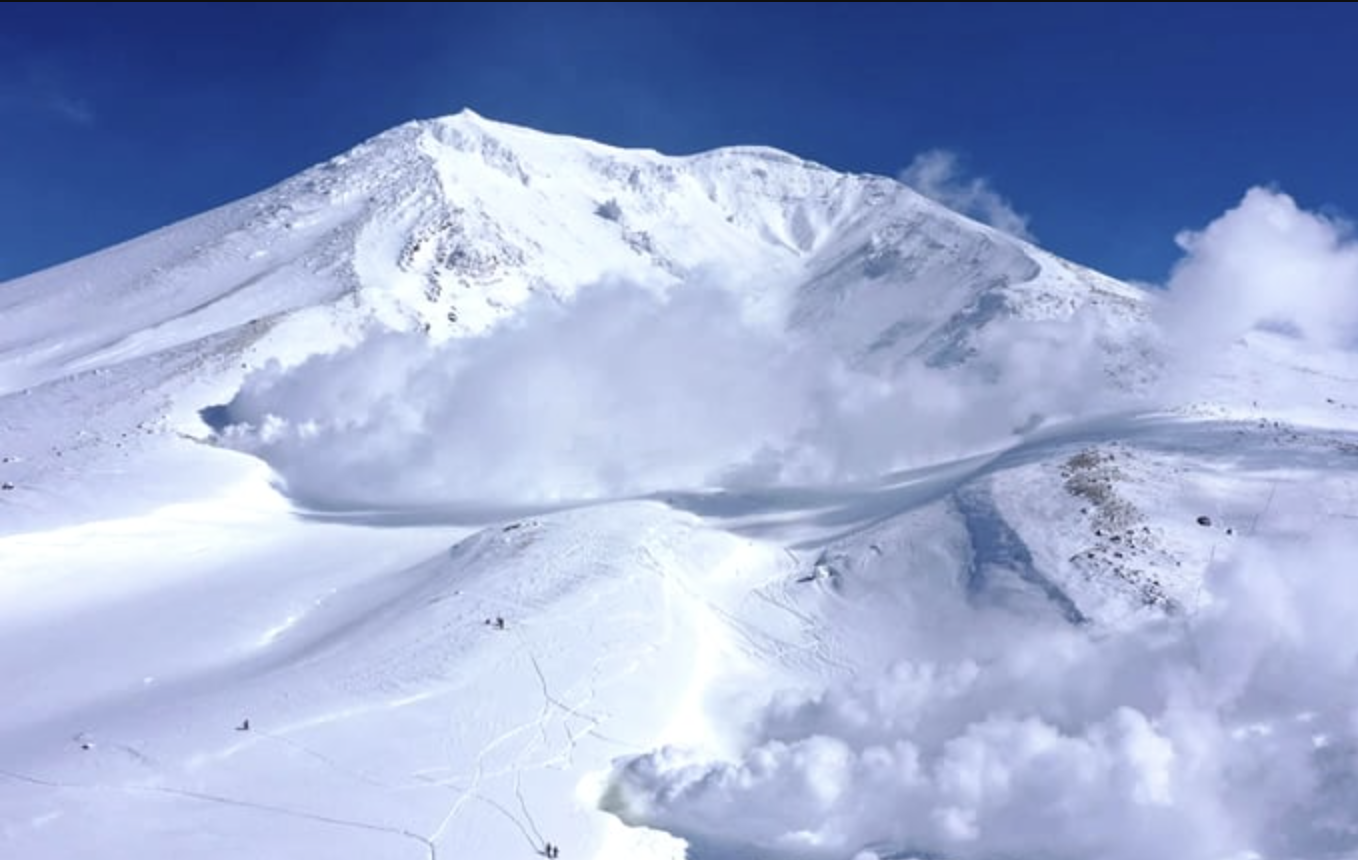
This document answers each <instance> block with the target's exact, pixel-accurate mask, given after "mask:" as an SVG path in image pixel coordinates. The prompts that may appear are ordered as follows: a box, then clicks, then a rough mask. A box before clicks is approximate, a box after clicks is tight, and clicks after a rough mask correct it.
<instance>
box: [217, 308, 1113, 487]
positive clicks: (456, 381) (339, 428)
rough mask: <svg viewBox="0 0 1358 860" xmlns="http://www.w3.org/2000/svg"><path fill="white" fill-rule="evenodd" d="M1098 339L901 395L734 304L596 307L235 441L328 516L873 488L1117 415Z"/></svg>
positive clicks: (369, 360) (508, 332) (250, 404)
mask: <svg viewBox="0 0 1358 860" xmlns="http://www.w3.org/2000/svg"><path fill="white" fill-rule="evenodd" d="M1094 334H1095V326H1094V324H1093V320H1092V319H1087V318H1084V317H1078V318H1077V320H1076V321H1074V322H1073V323H1065V324H1061V323H1056V322H1023V321H1019V320H1008V321H1005V320H997V321H994V322H992V324H991V325H989V326H988V327H987V328H986V330H985V332H984V333H983V334H982V335H981V336H980V341H981V346H982V350H981V352H982V353H983V356H984V357H982V358H978V359H976V360H975V361H974V362H973V363H972V364H970V365H966V366H962V367H954V368H947V369H936V368H930V367H926V366H924V365H923V364H922V363H913V364H906V365H904V366H903V367H899V368H895V369H893V371H892V374H891V375H890V376H889V377H888V376H885V375H877V374H874V373H870V372H867V371H864V370H861V369H855V368H853V367H850V366H848V365H847V364H846V363H845V361H844V360H843V358H842V357H841V356H837V355H833V354H830V353H829V352H828V351H827V350H826V349H825V348H824V347H823V346H822V345H819V344H818V343H817V342H816V341H815V340H814V339H813V338H812V336H809V335H808V336H805V337H798V336H794V335H793V334H791V333H788V332H786V331H784V330H783V328H782V327H781V326H780V325H777V324H766V323H756V322H751V321H748V320H746V319H745V318H744V316H743V315H742V313H741V308H740V306H739V303H738V301H737V300H736V299H735V298H733V294H732V293H730V292H727V291H724V290H722V289H719V288H716V287H709V286H704V285H701V284H697V283H691V284H683V285H680V286H678V287H675V288H673V289H672V290H670V291H669V292H668V293H667V294H666V295H663V296H661V295H657V294H656V293H655V292H653V291H650V290H648V289H645V288H642V287H639V286H636V285H631V284H617V285H594V286H591V287H588V288H586V289H583V290H581V291H580V293H579V294H578V297H577V298H575V299H574V300H572V301H570V302H566V303H557V302H555V301H551V300H545V299H544V300H542V301H539V302H535V303H532V304H530V305H529V306H528V307H526V308H524V309H522V311H521V313H519V314H518V315H517V316H516V317H515V319H514V320H513V321H512V322H510V323H507V324H505V325H504V326H502V327H501V328H498V329H496V330H494V331H492V332H491V333H488V334H486V335H484V336H481V337H477V338H468V339H460V340H455V341H451V342H449V343H446V344H443V345H438V346H436V345H432V344H431V343H430V342H429V341H428V340H427V339H426V338H424V337H423V336H420V335H410V334H393V333H388V334H379V335H374V336H373V337H371V338H369V339H368V340H366V341H364V342H363V343H362V344H360V345H359V346H358V347H356V348H354V349H351V350H346V351H344V352H340V353H337V354H334V355H328V356H322V357H318V358H314V359H312V360H310V361H308V362H306V363H305V364H303V365H301V366H299V367H296V368H292V369H289V370H282V369H280V368H278V367H272V368H269V369H266V370H264V371H262V372H260V373H258V374H255V375H254V376H252V377H251V378H250V379H248V380H247V382H246V384H245V385H244V386H243V388H242V390H241V391H240V392H239V394H238V395H237V396H236V398H235V399H234V400H233V401H232V402H231V403H230V404H228V405H227V406H226V408H225V410H224V412H225V421H224V422H223V423H224V424H228V425H230V426H228V427H225V430H224V433H223V440H224V441H225V442H226V444H229V445H232V446H235V447H238V448H241V449H243V450H247V451H250V452H253V453H255V454H258V455H259V456H261V457H263V458H264V459H265V460H267V461H268V462H269V463H270V464H272V465H273V466H274V468H275V469H276V470H277V472H278V473H279V474H280V475H281V476H282V477H283V479H284V480H285V481H286V483H287V487H288V490H289V492H291V493H292V494H293V495H294V497H296V498H299V499H304V500H307V501H309V502H311V503H316V504H328V505H349V504H407V503H420V504H429V503H436V502H449V501H461V502H482V501H492V502H498V503H510V502H546V501H557V500H570V499H582V498H601V497H609V496H616V495H627V494H634V493H642V492H648V491H656V490H666V489H676V488H684V489H694V488H699V487H712V486H732V485H747V486H748V485H751V484H777V483H809V482H824V481H834V480H842V479H850V478H870V477H875V476H877V475H880V474H882V473H883V472H886V471H889V470H891V469H893V468H901V467H905V466H909V465H917V464H921V463H923V462H931V461H937V460H941V459H947V458H949V457H954V456H958V455H959V454H962V453H969V452H970V451H971V450H973V449H975V448H977V447H981V446H987V445H993V444H998V443H1001V442H1003V441H1004V440H1006V439H1008V438H1011V437H1012V435H1013V433H1014V432H1015V430H1016V428H1019V427H1022V426H1032V425H1033V423H1034V421H1035V420H1040V419H1042V418H1044V417H1052V416H1055V415H1060V414H1065V413H1071V412H1076V411H1079V410H1081V409H1083V408H1085V406H1086V402H1087V400H1088V398H1090V397H1091V396H1102V395H1101V392H1100V389H1101V386H1100V382H1101V378H1100V376H1099V373H1100V370H1099V366H1100V363H1099V362H1098V361H1097V360H1091V361H1072V360H1071V356H1072V354H1073V352H1074V351H1080V350H1085V351H1090V352H1092V351H1094V350H1095V349H1096V345H1095V339H1094Z"/></svg>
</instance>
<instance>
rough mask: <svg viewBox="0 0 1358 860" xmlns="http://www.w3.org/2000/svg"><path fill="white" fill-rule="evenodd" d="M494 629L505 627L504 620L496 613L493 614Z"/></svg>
mask: <svg viewBox="0 0 1358 860" xmlns="http://www.w3.org/2000/svg"><path fill="white" fill-rule="evenodd" d="M495 629H496V630H503V629H505V620H504V619H503V618H501V617H500V616H498V615H497V616H495Z"/></svg>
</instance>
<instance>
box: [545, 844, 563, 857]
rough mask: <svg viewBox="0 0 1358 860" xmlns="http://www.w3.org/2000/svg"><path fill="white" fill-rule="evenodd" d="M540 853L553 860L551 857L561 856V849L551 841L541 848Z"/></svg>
mask: <svg viewBox="0 0 1358 860" xmlns="http://www.w3.org/2000/svg"><path fill="white" fill-rule="evenodd" d="M542 853H543V854H545V855H546V856H547V858H548V860H553V858H556V857H560V856H561V849H560V848H559V847H557V846H555V845H553V844H552V843H550V842H548V843H547V846H546V848H545V849H543V852H542Z"/></svg>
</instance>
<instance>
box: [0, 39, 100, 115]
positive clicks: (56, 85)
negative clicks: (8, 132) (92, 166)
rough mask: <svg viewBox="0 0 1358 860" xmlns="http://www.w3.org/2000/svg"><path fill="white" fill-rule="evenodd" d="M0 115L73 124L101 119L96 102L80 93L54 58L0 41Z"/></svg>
mask: <svg viewBox="0 0 1358 860" xmlns="http://www.w3.org/2000/svg"><path fill="white" fill-rule="evenodd" d="M0 53H3V54H6V55H8V59H7V60H0V114H11V115H24V116H29V117H45V118H47V119H54V120H58V121H60V122H65V123H70V124H71V125H78V126H89V125H93V124H94V123H95V122H96V121H97V120H98V114H97V113H96V112H95V109H94V105H93V103H92V102H91V101H90V100H89V99H88V98H86V97H84V96H82V95H80V94H79V92H78V88H77V87H73V86H72V85H71V83H70V81H69V75H68V74H67V73H65V72H63V71H62V68H61V65H60V64H59V63H57V62H55V61H53V60H52V59H51V58H50V57H36V56H33V55H31V54H25V53H23V52H22V51H20V50H18V49H17V48H16V47H15V45H14V44H13V43H12V42H7V41H0Z"/></svg>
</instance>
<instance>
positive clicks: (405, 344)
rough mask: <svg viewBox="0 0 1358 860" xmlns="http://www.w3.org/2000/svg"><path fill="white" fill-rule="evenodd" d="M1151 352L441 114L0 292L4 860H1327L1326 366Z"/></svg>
mask: <svg viewBox="0 0 1358 860" xmlns="http://www.w3.org/2000/svg"><path fill="white" fill-rule="evenodd" d="M1248 201H1249V198H1247V204H1248ZM1256 203H1258V200H1257V198H1256ZM1274 214H1276V213H1274ZM1228 217H1230V216H1228ZM1298 217H1299V218H1302V217H1309V216H1304V213H1298ZM1274 220H1275V221H1276V220H1277V219H1276V218H1275V219H1274ZM1307 224H1310V222H1303V226H1306V225H1307ZM1214 229H1216V228H1214ZM1308 229H1309V228H1308ZM1225 230H1226V228H1224V227H1223V228H1221V229H1219V230H1218V232H1217V233H1215V234H1214V233H1212V231H1211V230H1209V231H1208V232H1207V233H1206V234H1204V236H1205V237H1206V238H1204V239H1202V246H1203V247H1205V248H1206V249H1207V250H1206V251H1203V252H1202V253H1200V255H1199V258H1198V259H1197V263H1196V264H1195V265H1197V268H1194V266H1192V265H1186V266H1185V267H1184V269H1183V270H1182V271H1183V272H1184V273H1187V274H1184V275H1183V277H1185V278H1187V277H1189V276H1192V275H1193V273H1194V272H1200V271H1201V270H1202V269H1203V267H1204V266H1205V265H1206V263H1204V262H1203V260H1206V259H1208V257H1207V252H1208V251H1211V250H1212V248H1214V247H1216V246H1215V245H1210V243H1211V241H1212V240H1213V237H1214V236H1217V237H1218V238H1219V236H1220V235H1222V234H1223V233H1224V232H1225ZM1335 253H1338V254H1341V255H1342V254H1347V253H1349V250H1348V249H1347V248H1342V247H1341V248H1339V250H1338V251H1336V252H1335ZM1343 259H1347V258H1343ZM1341 263H1342V259H1341ZM1308 271H1309V270H1308ZM1183 307H1188V305H1176V304H1175V300H1174V295H1173V294H1172V293H1171V294H1170V295H1168V296H1167V295H1166V294H1164V293H1157V292H1147V291H1145V290H1142V289H1140V288H1135V287H1132V286H1129V285H1126V284H1123V283H1120V282H1118V281H1115V280H1113V279H1110V278H1107V277H1105V276H1103V275H1100V274H1098V273H1096V272H1093V271H1091V270H1088V269H1086V268H1083V267H1080V266H1078V265H1075V264H1073V263H1070V262H1067V261H1064V260H1061V259H1059V258H1057V257H1055V256H1053V255H1051V254H1049V253H1047V252H1045V251H1043V250H1042V249H1040V248H1038V247H1035V246H1033V245H1031V244H1029V243H1026V242H1023V241H1020V240H1018V239H1016V238H1014V237H1011V236H1008V235H1006V234H1003V233H1001V232H998V231H996V230H993V229H991V228H989V227H986V226H984V225H982V224H978V223H976V222H973V221H971V220H968V219H967V218H964V217H962V216H960V215H957V214H956V213H953V212H951V211H949V210H947V209H945V208H943V207H941V206H940V205H938V204H936V203H934V202H932V201H930V200H928V199H926V198H924V197H922V196H920V195H918V194H916V193H915V192H913V191H912V190H910V189H909V188H906V187H905V186H903V185H901V184H899V183H897V182H895V181H893V180H890V179H886V178H882V177H873V176H855V175H846V174H841V173H837V172H834V171H832V170H830V169H827V168H825V167H822V166H820V165H816V164H812V163H809V162H805V161H802V160H800V159H798V158H796V157H794V156H791V155H788V154H786V153H782V152H778V151H776V150H771V149H764V148H756V147H740V148H731V149H721V150H716V151H713V152H708V153H703V154H699V155H693V156H687V157H673V156H666V155H661V154H659V153H656V152H651V151H638V150H622V149H616V148H613V147H609V146H605V145H602V144H598V143H594V142H590V141H584V140H578V139H572V138H565V137H559V136H553V135H547V134H543V133H539V132H536V131H532V130H529V129H524V128H518V127H514V126H510V125H506V124H502V123H497V122H493V121H490V120H486V119H483V118H481V117H479V116H476V115H475V114H472V113H471V112H463V113H461V114H458V115H456V116H453V117H448V118H444V119H438V120H432V121H426V122H414V123H409V124H407V125H404V126H401V127H399V128H396V129H393V130H392V131H390V132H387V133H385V134H382V135H379V136H378V137H376V138H373V139H372V140H370V141H368V142H366V143H364V144H362V145H361V146H359V147H357V148H356V149H354V150H352V151H351V152H349V153H346V154H345V155H342V156H339V157H336V158H334V159H332V160H331V161H329V162H327V163H325V164H322V165H319V166H317V167H315V168H312V169H310V170H308V171H306V172H304V173H302V174H300V175H299V176H297V177H295V178H293V179H290V180H288V181H286V182H284V183H282V184H280V185H278V186H276V187H274V188H272V189H269V190H267V191H264V192H262V193H260V194H257V195H255V196H253V197H250V198H247V199H244V200H242V201H239V202H237V203H233V204H230V205H227V206H224V207H222V208H220V209H217V210H214V211H212V212H209V213H206V214H204V215H202V216H199V217H197V218H193V219H189V220H187V221H185V222H182V223H179V224H175V225H171V226H169V227H166V228H164V229H162V230H160V231H157V232H155V233H152V234H150V235H147V236H144V237H141V238H138V239H135V240H133V241H131V242H128V243H125V244H123V245H120V246H117V247H114V248H111V249H108V250H106V251H103V252H101V253H98V254H95V255H92V256H90V257H86V258H84V259H81V260H76V261H73V262H71V263H69V264H66V265H64V266H59V267H56V268H54V269H51V270H48V271H45V272H40V273H38V274H35V275H32V276H29V277H26V278H21V279H18V280H15V281H11V282H8V283H6V284H3V285H0V456H3V462H0V480H3V482H4V484H3V486H4V488H5V489H4V490H3V491H0V595H3V600H0V690H2V691H3V694H4V701H6V702H7V703H8V704H9V707H8V708H6V710H5V712H4V713H3V715H0V813H3V814H0V840H3V841H0V844H3V845H4V846H5V851H4V853H5V854H6V856H9V855H12V856H16V857H25V858H28V857H35V858H37V857H49V856H50V857H58V856H60V857H69V856H72V855H79V856H91V857H94V856H98V857H144V856H161V855H169V854H177V855H188V856H193V857H218V856H221V857H236V856H240V855H244V854H250V855H252V856H260V857H278V858H296V857H310V856H330V857H354V858H371V857H406V856H409V857H420V856H425V857H437V856H445V857H467V858H487V860H493V859H494V858H503V857H512V856H520V855H523V856H528V855H530V854H531V853H533V852H537V853H539V854H541V853H542V852H543V851H544V850H545V845H546V843H548V842H551V843H553V844H555V845H558V846H561V848H562V850H563V851H565V852H566V853H567V855H568V856H569V857H572V858H577V857H597V858H624V857H625V858H645V857H654V858H660V857H682V856H685V852H687V856H690V857H693V858H695V860H719V858H729V857H742V858H743V857H788V858H792V857H797V858H802V857H816V858H820V857H827V858H828V857H836V858H850V857H859V858H869V857H898V858H904V857H917V856H918V857H937V858H956V860H962V858H988V857H1000V856H1003V857H1044V858H1047V857H1051V858H1064V857H1071V858H1075V857H1100V858H1102V857H1124V856H1125V857H1133V856H1135V857H1144V856H1148V855H1160V856H1167V855H1169V854H1172V855H1174V856H1179V857H1183V858H1225V857H1244V856H1257V857H1321V856H1324V857H1339V856H1346V857H1347V856H1358V854H1355V852H1358V820H1355V817H1354V816H1353V814H1352V812H1351V810H1352V809H1353V808H1358V791H1356V790H1355V788H1354V785H1355V784H1358V780H1355V779H1354V777H1353V774H1354V773H1358V768H1355V767H1353V765H1354V762H1355V761H1358V758H1356V756H1358V752H1355V750H1356V749H1358V746H1355V743H1354V741H1355V729H1354V726H1355V725H1358V721H1355V719H1354V718H1358V704H1356V703H1355V699H1354V695H1355V694H1353V693H1352V692H1343V693H1339V694H1336V693H1334V690H1335V689H1341V688H1342V689H1343V690H1351V689H1358V686H1355V685H1353V684H1352V683H1350V682H1352V681H1355V680H1358V669H1356V668H1355V653H1358V652H1355V651H1354V650H1353V647H1352V645H1351V644H1345V642H1346V641H1347V640H1346V638H1345V637H1344V636H1343V635H1342V631H1343V629H1344V624H1345V621H1344V618H1345V615H1344V613H1345V612H1347V611H1349V610H1351V609H1358V606H1354V605H1353V599H1354V598H1353V596H1352V595H1353V594H1354V593H1358V592H1355V591H1354V590H1352V589H1345V588H1343V587H1341V586H1343V584H1344V581H1343V577H1342V575H1341V573H1340V571H1347V570H1350V569H1354V567H1353V565H1352V564H1351V561H1352V558H1353V554H1352V550H1353V549H1354V543H1353V541H1352V540H1351V539H1350V538H1347V537H1346V536H1345V534H1344V529H1343V526H1345V525H1351V523H1348V522H1347V521H1348V520H1351V519H1352V518H1353V516H1355V515H1358V511H1356V510H1355V509H1354V507H1353V504H1354V502H1353V500H1354V470H1355V460H1354V456H1353V455H1354V453H1355V452H1356V451H1358V432H1356V431H1358V366H1355V362H1354V361H1353V360H1352V353H1350V352H1347V351H1345V350H1344V349H1343V348H1338V347H1335V346H1334V344H1328V343H1327V344H1325V345H1324V346H1323V348H1322V347H1321V346H1317V345H1315V344H1314V343H1309V342H1308V341H1307V340H1306V338H1305V337H1304V335H1305V332H1304V331H1300V333H1299V330H1298V329H1297V328H1296V327H1295V326H1293V327H1289V326H1288V325H1283V324H1278V321H1277V318H1278V316H1279V315H1278V314H1277V313H1272V315H1269V314H1262V312H1261V318H1264V322H1266V323H1268V325H1264V326H1262V327H1260V326H1255V325H1253V324H1252V322H1253V318H1252V317H1251V318H1250V319H1247V320H1246V322H1248V323H1251V324H1250V325H1246V326H1244V328H1242V329H1241V330H1240V331H1239V332H1232V336H1231V337H1229V338H1225V339H1223V340H1220V341H1216V340H1211V342H1210V343H1208V341H1209V340H1210V339H1209V338H1207V337H1206V331H1207V330H1208V329H1209V328H1210V329H1211V330H1213V331H1218V330H1220V328H1221V327H1220V326H1216V327H1212V326H1206V325H1204V326H1203V328H1202V331H1201V332H1199V334H1201V335H1202V337H1200V338H1195V337H1194V336H1193V335H1194V333H1193V332H1190V334H1189V336H1188V337H1184V336H1183V334H1182V326H1180V327H1179V328H1178V329H1176V327H1175V326H1174V325H1163V324H1162V322H1163V321H1164V320H1165V319H1166V314H1168V313H1175V312H1179V313H1181V316H1180V317H1178V319H1182V318H1183V316H1182V314H1184V313H1187V312H1186V311H1182V308H1183ZM1270 307H1272V306H1270ZM1209 313H1215V311H1209ZM1282 316H1283V319H1284V322H1286V321H1287V317H1286V314H1283V315H1282ZM1309 319H1310V317H1309V316H1308V317H1306V320H1309ZM1236 335H1238V336H1236ZM1194 347H1201V348H1198V349H1195V348H1194ZM1208 348H1210V355H1209V354H1208V352H1207V350H1208ZM1332 532H1334V533H1336V534H1331V533H1332ZM1298 570H1304V571H1305V572H1306V575H1302V574H1299V573H1295V571H1298ZM1336 583H1338V585H1336ZM1280 607H1282V608H1280ZM1308 631H1309V632H1314V635H1308ZM1264 633H1267V636H1264V637H1263V641H1257V640H1256V639H1254V638H1252V636H1262V635H1263V634H1264ZM1246 643H1249V644H1248V645H1247V644H1246ZM1302 666H1304V667H1307V671H1308V672H1310V673H1311V675H1310V677H1311V678H1312V679H1313V681H1312V682H1307V683H1294V681H1295V678H1296V677H1298V676H1299V675H1300V673H1299V672H1297V671H1296V670H1297V668H1298V667H1302ZM1346 685H1347V686H1346ZM1280 703H1281V704H1280ZM1322 753H1323V754H1322ZM1280 761H1281V762H1286V763H1287V764H1288V767H1286V768H1278V769H1277V773H1280V774H1283V775H1271V776H1269V777H1268V778H1263V777H1261V776H1260V773H1262V772H1264V771H1266V770H1268V769H1269V768H1271V767H1272V766H1273V765H1274V764H1275V763H1277V762H1280ZM1244 775H1251V776H1249V777H1248V778H1245V776H1244ZM1251 852H1252V853H1251Z"/></svg>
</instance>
